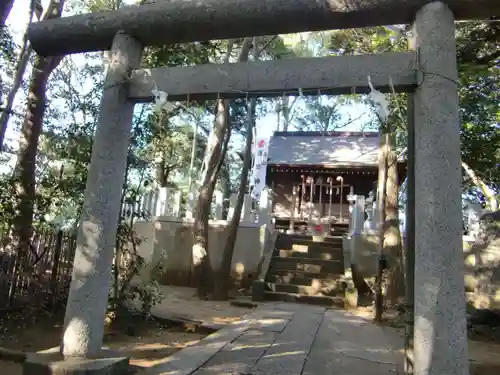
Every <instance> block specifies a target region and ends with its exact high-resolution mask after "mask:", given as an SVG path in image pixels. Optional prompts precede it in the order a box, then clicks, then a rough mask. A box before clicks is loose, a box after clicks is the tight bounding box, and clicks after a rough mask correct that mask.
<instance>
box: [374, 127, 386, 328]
mask: <svg viewBox="0 0 500 375" xmlns="http://www.w3.org/2000/svg"><path fill="white" fill-rule="evenodd" d="M385 126H387V125H386V124H382V129H381V136H380V147H379V154H378V184H377V206H378V211H379V212H378V213H379V217H378V218H375V220H377V219H378V222H379V255H378V272H377V277H376V280H375V321H377V322H380V321H381V320H382V312H383V307H384V300H383V291H382V283H383V274H384V268H385V262H384V255H385V254H384V227H385V207H386V205H385V200H386V199H385V198H386V192H385V190H386V185H387V161H388V153H389V140H388V134H387V131H386V129H384V127H385Z"/></svg>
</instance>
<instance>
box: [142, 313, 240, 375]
mask: <svg viewBox="0 0 500 375" xmlns="http://www.w3.org/2000/svg"><path fill="white" fill-rule="evenodd" d="M247 329H248V321H244V322H241V323H238V324H234V325H231V326H229V327H226V328H223V329H221V330H220V331H218V332H215V333H213V334H211V335H209V336H207V337H205V338H204V339H203V340H201V341H200V342H199V343H198V344H196V345H193V346H188V347H187V348H184V349H183V350H181V351H179V352H177V353H175V354H173V355H171V356H170V357H168V360H167V361H166V362H164V363H161V364H159V365H156V366H152V367H150V368H148V369H147V370H145V371H143V372H141V375H153V374H175V375H190V374H192V373H193V372H194V371H196V370H198V369H199V368H200V367H201V366H203V364H205V363H206V362H208V361H209V360H210V359H211V358H212V357H214V356H215V355H216V354H217V353H218V352H219V351H220V350H221V349H222V348H224V347H225V346H226V345H228V344H229V343H230V342H232V341H233V340H235V339H236V338H238V337H239V336H241V335H242V334H243V333H244V332H245V331H246V330H247Z"/></svg>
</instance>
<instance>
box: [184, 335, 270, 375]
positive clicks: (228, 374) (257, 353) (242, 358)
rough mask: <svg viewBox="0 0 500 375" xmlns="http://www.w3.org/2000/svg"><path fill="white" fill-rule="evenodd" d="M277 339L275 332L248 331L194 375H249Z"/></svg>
mask: <svg viewBox="0 0 500 375" xmlns="http://www.w3.org/2000/svg"><path fill="white" fill-rule="evenodd" d="M275 337H276V334H275V333H274V332H263V331H258V330H248V331H246V332H245V333H244V334H242V335H241V336H240V337H238V338H237V339H236V340H235V341H233V342H232V343H230V344H228V345H226V346H225V347H224V348H223V349H222V350H221V351H220V352H218V353H217V354H216V355H215V356H214V357H212V358H211V359H210V360H209V361H208V362H207V363H206V364H205V365H203V367H202V368H200V369H199V370H197V371H196V372H195V373H194V374H193V375H215V374H217V375H233V374H247V373H249V372H250V369H251V368H252V366H253V365H254V364H255V363H256V362H257V361H258V360H259V358H261V357H262V355H263V354H264V353H265V352H266V350H267V349H268V348H269V347H270V346H271V345H272V344H273V342H274V340H275Z"/></svg>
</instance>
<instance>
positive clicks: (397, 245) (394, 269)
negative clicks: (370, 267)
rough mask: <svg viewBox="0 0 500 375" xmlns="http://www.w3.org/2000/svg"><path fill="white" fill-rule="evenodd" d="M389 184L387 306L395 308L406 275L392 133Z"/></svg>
mask: <svg viewBox="0 0 500 375" xmlns="http://www.w3.org/2000/svg"><path fill="white" fill-rule="evenodd" d="M388 141H389V144H388V154H387V182H386V185H385V191H386V200H385V223H384V254H386V257H387V259H390V260H391V264H390V268H389V269H388V270H387V291H386V305H387V306H395V305H398V304H400V303H403V302H404V300H403V299H404V296H405V275H404V263H403V261H404V259H403V244H402V239H401V231H400V229H399V207H398V197H399V185H398V164H397V152H396V136H395V134H394V132H392V133H391V134H390V135H389V136H388Z"/></svg>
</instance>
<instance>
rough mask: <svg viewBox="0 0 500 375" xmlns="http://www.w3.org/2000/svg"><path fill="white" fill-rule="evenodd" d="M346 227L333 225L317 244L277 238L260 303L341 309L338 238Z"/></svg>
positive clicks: (304, 238)
mask: <svg viewBox="0 0 500 375" xmlns="http://www.w3.org/2000/svg"><path fill="white" fill-rule="evenodd" d="M347 230H348V226H347V225H336V226H335V228H334V231H333V233H335V235H333V236H328V237H325V238H323V239H321V240H320V241H317V240H315V239H313V237H312V236H310V235H309V236H307V235H297V234H293V235H290V234H279V235H278V238H277V239H276V244H275V247H274V251H273V254H272V258H271V261H270V265H269V269H268V271H267V274H266V277H265V282H266V290H265V291H264V300H268V301H287V302H304V303H309V304H317V305H323V306H341V307H343V306H344V293H345V288H346V285H345V282H344V255H343V250H342V236H343V235H344V234H345V233H346V232H347Z"/></svg>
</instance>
